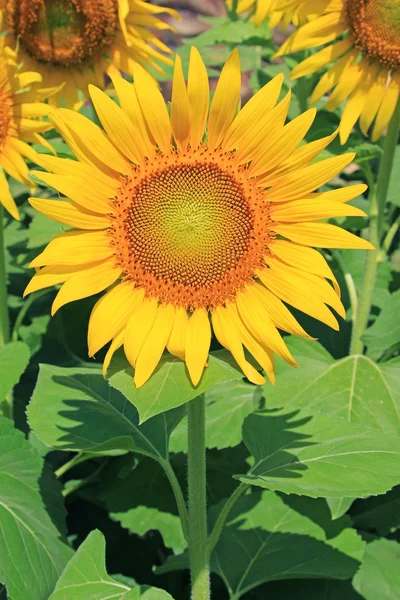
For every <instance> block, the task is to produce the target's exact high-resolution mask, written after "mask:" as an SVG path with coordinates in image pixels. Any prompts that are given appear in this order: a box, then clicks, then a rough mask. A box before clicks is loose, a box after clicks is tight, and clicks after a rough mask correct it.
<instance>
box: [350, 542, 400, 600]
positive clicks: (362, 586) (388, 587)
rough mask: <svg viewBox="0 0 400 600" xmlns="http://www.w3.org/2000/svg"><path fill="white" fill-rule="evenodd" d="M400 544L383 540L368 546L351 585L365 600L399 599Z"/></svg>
mask: <svg viewBox="0 0 400 600" xmlns="http://www.w3.org/2000/svg"><path fill="white" fill-rule="evenodd" d="M399 557H400V544H398V543H397V542H395V541H389V540H385V539H381V540H376V541H375V542H372V543H371V544H368V546H367V549H366V551H365V554H364V559H363V562H362V565H361V567H360V569H359V571H358V573H357V574H356V576H355V577H354V580H353V585H354V587H355V589H356V590H357V591H358V592H359V593H360V594H361V595H362V597H363V598H365V600H378V599H379V600H398V599H399V598H400V569H399Z"/></svg>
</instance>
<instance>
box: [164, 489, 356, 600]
mask: <svg viewBox="0 0 400 600" xmlns="http://www.w3.org/2000/svg"><path fill="white" fill-rule="evenodd" d="M220 508H221V507H220V506H217V507H214V508H213V509H212V510H211V511H210V513H211V514H210V517H211V520H212V521H214V520H215V517H216V515H217V514H218V512H219V510H220ZM364 547H365V543H364V542H363V541H362V540H361V538H360V537H359V536H358V535H357V533H356V531H355V530H354V529H352V528H351V527H350V521H349V519H348V518H347V517H343V518H342V519H340V520H338V521H335V522H332V521H331V518H330V514H329V510H328V507H327V506H326V503H325V502H324V501H322V500H310V499H309V498H300V497H295V498H294V497H292V498H290V497H288V496H285V495H279V494H275V493H273V492H266V491H263V492H259V491H257V492H254V491H253V492H252V493H250V494H247V495H245V496H243V497H242V498H240V499H239V500H238V501H237V502H236V504H235V505H234V507H233V508H232V510H231V512H230V513H229V516H228V520H227V522H226V525H225V527H224V529H223V531H222V534H221V537H220V539H219V541H218V543H217V545H216V547H215V549H214V551H213V553H212V555H211V569H212V570H213V571H214V572H215V573H218V574H219V575H220V576H221V578H222V579H223V581H224V583H225V585H226V587H227V589H228V591H229V594H230V598H231V600H239V599H240V598H242V597H243V596H244V594H245V593H246V592H247V591H249V590H251V589H253V588H255V587H257V586H259V585H261V584H262V583H264V582H267V581H276V580H284V579H294V578H298V577H303V578H323V577H326V578H330V579H349V578H351V577H352V576H353V575H354V574H355V572H356V571H357V568H358V566H359V564H360V562H361V559H362V556H363V552H364ZM186 567H187V555H186V554H184V555H181V556H176V557H170V558H169V559H168V561H167V562H166V564H165V565H164V566H163V567H161V568H160V569H158V572H160V573H165V572H168V571H172V570H177V569H182V568H186Z"/></svg>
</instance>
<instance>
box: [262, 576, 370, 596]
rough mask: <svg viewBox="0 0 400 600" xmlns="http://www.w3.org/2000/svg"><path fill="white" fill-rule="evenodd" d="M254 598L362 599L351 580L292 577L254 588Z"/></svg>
mask: <svg viewBox="0 0 400 600" xmlns="http://www.w3.org/2000/svg"><path fill="white" fill-rule="evenodd" d="M251 598H252V600H266V598H273V600H300V599H301V600H303V599H304V600H339V599H340V600H362V596H360V595H359V594H357V592H356V591H355V589H354V588H353V586H352V585H351V582H350V581H341V580H340V579H308V580H302V579H291V580H289V581H279V582H273V583H267V584H265V585H262V586H261V587H260V588H257V589H256V590H254V592H253V595H252V596H251Z"/></svg>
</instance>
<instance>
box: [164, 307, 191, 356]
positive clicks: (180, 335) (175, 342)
mask: <svg viewBox="0 0 400 600" xmlns="http://www.w3.org/2000/svg"><path fill="white" fill-rule="evenodd" d="M188 323H189V317H188V316H187V312H186V310H185V309H184V308H183V307H182V306H180V307H178V308H177V309H176V311H175V318H174V324H173V327H172V331H171V335H170V337H169V340H168V342H167V350H168V352H170V353H171V354H173V355H174V356H178V358H181V359H182V360H185V339H186V329H187V326H188Z"/></svg>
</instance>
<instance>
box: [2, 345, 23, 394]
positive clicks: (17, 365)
mask: <svg viewBox="0 0 400 600" xmlns="http://www.w3.org/2000/svg"><path fill="white" fill-rule="evenodd" d="M28 362H29V348H28V346H27V345H26V344H24V343H23V342H11V343H10V344H6V345H5V346H4V347H3V348H1V349H0V402H1V401H2V400H3V399H4V398H5V397H6V396H7V394H8V393H9V392H10V391H11V390H12V389H13V387H14V386H15V385H16V384H17V383H18V381H19V379H20V377H21V375H22V373H23V372H24V371H25V369H26V367H27V365H28Z"/></svg>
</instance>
